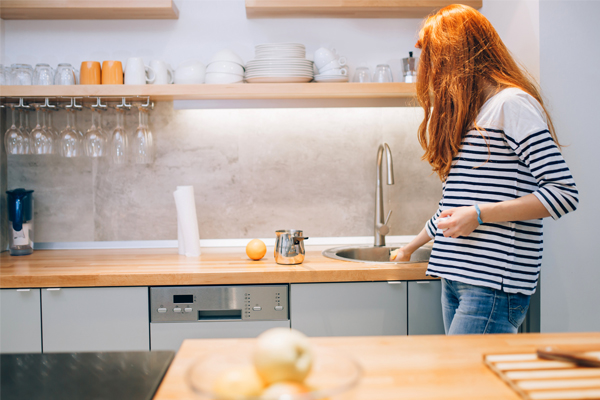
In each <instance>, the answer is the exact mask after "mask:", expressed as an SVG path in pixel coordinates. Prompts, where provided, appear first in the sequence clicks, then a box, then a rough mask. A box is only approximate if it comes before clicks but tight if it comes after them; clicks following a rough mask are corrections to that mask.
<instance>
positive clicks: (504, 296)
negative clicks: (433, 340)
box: [442, 278, 530, 335]
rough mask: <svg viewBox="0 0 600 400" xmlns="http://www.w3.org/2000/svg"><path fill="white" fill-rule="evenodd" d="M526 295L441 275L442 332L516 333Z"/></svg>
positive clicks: (457, 333) (527, 300)
mask: <svg viewBox="0 0 600 400" xmlns="http://www.w3.org/2000/svg"><path fill="white" fill-rule="evenodd" d="M529 297H530V296H527V295H525V294H521V293H506V292H503V291H502V290H497V289H492V288H488V287H484V286H474V285H469V284H468V283H462V282H457V281H451V280H448V279H444V278H442V311H443V317H444V329H445V330H446V335H468V334H482V333H517V330H518V328H519V326H520V325H521V323H523V320H524V319H525V314H527V309H528V308H529Z"/></svg>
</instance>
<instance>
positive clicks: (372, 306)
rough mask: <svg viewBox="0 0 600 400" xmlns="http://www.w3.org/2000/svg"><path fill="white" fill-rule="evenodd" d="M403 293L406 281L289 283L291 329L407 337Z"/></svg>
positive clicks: (323, 333) (310, 333) (318, 333)
mask: <svg viewBox="0 0 600 400" xmlns="http://www.w3.org/2000/svg"><path fill="white" fill-rule="evenodd" d="M406 292H407V288H406V282H389V283H388V282H351V283H302V284H292V285H291V297H290V315H291V318H290V319H291V322H292V328H294V329H298V330H299V331H301V332H304V333H305V334H307V335H308V336H375V335H406V333H407V329H406V322H407V315H406V312H407V310H406Z"/></svg>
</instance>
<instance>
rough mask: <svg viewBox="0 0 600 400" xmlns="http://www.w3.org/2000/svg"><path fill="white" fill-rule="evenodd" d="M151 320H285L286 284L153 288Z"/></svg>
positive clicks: (151, 290)
mask: <svg viewBox="0 0 600 400" xmlns="http://www.w3.org/2000/svg"><path fill="white" fill-rule="evenodd" d="M150 308H151V309H150V318H151V322H153V323H155V322H156V323H162V322H210V321H283V320H288V319H289V311H288V308H289V307H288V286H287V285H252V286H174V287H151V288H150Z"/></svg>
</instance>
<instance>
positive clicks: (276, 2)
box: [246, 0, 483, 18]
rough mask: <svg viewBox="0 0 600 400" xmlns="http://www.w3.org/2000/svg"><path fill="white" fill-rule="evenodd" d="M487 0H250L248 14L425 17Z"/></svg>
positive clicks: (275, 16) (319, 16)
mask: <svg viewBox="0 0 600 400" xmlns="http://www.w3.org/2000/svg"><path fill="white" fill-rule="evenodd" d="M456 3H460V4H465V5H468V6H471V7H473V8H481V6H482V4H483V0H462V1H452V0H246V16H247V17H248V18H332V17H339V18H423V17H426V16H427V15H429V14H430V13H432V12H434V11H437V10H439V9H440V8H443V7H445V6H448V5H450V4H456Z"/></svg>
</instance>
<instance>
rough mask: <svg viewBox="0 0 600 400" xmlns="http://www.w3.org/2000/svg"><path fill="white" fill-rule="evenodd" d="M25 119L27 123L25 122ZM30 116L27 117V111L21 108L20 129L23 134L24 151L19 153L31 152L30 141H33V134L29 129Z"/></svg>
mask: <svg viewBox="0 0 600 400" xmlns="http://www.w3.org/2000/svg"><path fill="white" fill-rule="evenodd" d="M23 121H25V123H23ZM28 125H29V118H28V117H27V112H26V111H25V110H23V109H19V131H21V135H22V136H23V152H22V153H19V154H29V153H30V147H29V146H30V143H31V135H30V133H29V129H28Z"/></svg>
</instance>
